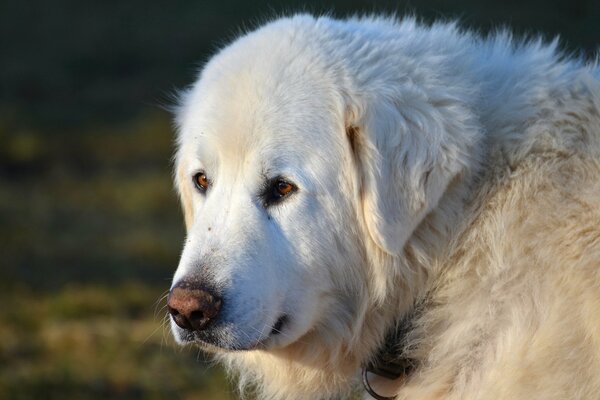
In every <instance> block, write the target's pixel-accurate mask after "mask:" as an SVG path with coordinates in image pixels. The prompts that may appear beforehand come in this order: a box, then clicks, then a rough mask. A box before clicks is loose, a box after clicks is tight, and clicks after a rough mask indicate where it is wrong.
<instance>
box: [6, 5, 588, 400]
mask: <svg viewBox="0 0 600 400" xmlns="http://www.w3.org/2000/svg"><path fill="white" fill-rule="evenodd" d="M295 11H308V12H317V13H322V12H327V13H330V14H332V15H335V16H344V15H349V14H355V13H365V12H367V13H369V12H387V13H389V12H396V13H398V14H399V15H403V14H406V13H415V14H416V15H417V16H419V17H421V18H423V19H424V20H425V21H431V20H433V19H436V18H443V19H454V18H459V19H460V20H461V21H462V22H461V25H462V26H464V27H469V28H472V29H476V30H478V31H480V32H482V33H486V32H489V31H490V30H491V29H496V28H499V27H503V26H508V27H511V29H513V30H514V31H515V32H517V33H518V34H520V35H537V34H541V35H543V37H545V38H548V39H551V38H553V37H554V36H556V35H560V37H561V43H562V45H561V46H562V48H563V49H564V50H565V51H567V52H569V53H574V54H577V55H583V56H585V57H588V58H593V57H594V56H595V52H596V51H597V49H598V46H599V43H600V0H570V1H548V0H544V1H543V0H530V1H514V0H504V1H496V2H488V1H482V0H458V1H443V0H422V1H417V0H414V1H412V2H406V1H397V2H394V1H329V2H327V3H326V5H325V6H323V5H322V2H315V1H302V2H297V1H283V2H272V1H271V2H268V1H253V2H251V1H232V0H222V1H211V2H208V1H181V0H175V1H148V0H146V1H142V0H126V1H99V0H98V1H81V0H80V1H74V0H73V1H71V0H54V1H42V0H34V1H16V0H12V1H3V2H1V3H0V302H1V303H0V398H2V399H5V398H6V399H54V398H56V399H64V398H78V399H86V398H89V399H92V398H105V397H110V398H113V399H135V398H140V399H142V398H143V399H147V398H150V399H164V398H172V399H192V398H194V399H226V398H232V397H233V396H232V395H231V388H230V386H229V385H228V384H227V382H226V380H225V379H224V377H223V374H222V372H221V371H220V370H219V369H218V368H215V367H212V368H211V367H209V366H208V365H207V364H206V362H205V360H204V357H203V356H202V355H201V354H198V352H197V351H196V350H193V349H192V350H181V349H178V348H176V347H175V346H173V344H172V343H171V340H170V337H169V333H168V331H167V330H165V329H163V321H164V309H163V306H164V303H165V301H164V298H163V297H162V296H163V295H164V294H165V290H166V289H167V288H168V287H169V284H170V282H169V280H170V277H171V274H172V273H173V272H174V270H175V267H176V265H177V258H178V253H179V251H180V247H181V242H182V239H183V237H184V228H183V224H182V217H181V215H180V210H179V205H178V202H177V198H176V196H175V193H174V191H173V189H172V184H171V179H170V174H171V171H170V169H171V156H172V153H173V130H172V127H171V122H170V115H169V114H168V113H167V112H166V111H164V107H165V106H168V105H170V104H171V102H172V98H173V94H174V93H175V91H176V89H177V88H182V87H184V86H185V85H187V84H190V83H191V82H193V80H194V78H195V76H196V73H197V70H198V69H199V67H200V66H201V65H202V63H203V62H204V61H206V60H207V58H208V57H209V56H210V54H212V53H214V51H215V50H216V49H218V48H220V47H222V46H223V45H225V44H227V43H228V42H229V41H230V40H232V39H233V38H235V36H236V35H238V34H239V33H240V32H242V31H244V30H247V29H251V28H252V27H254V26H256V25H257V24H259V23H260V22H261V21H264V20H266V19H269V18H272V17H274V16H276V15H282V14H289V13H291V12H295Z"/></svg>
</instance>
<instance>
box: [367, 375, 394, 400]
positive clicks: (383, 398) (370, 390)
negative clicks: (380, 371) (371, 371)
mask: <svg viewBox="0 0 600 400" xmlns="http://www.w3.org/2000/svg"><path fill="white" fill-rule="evenodd" d="M362 383H363V386H364V387H365V390H366V391H367V393H369V394H370V395H371V397H373V398H374V399H377V400H394V399H395V398H396V397H395V396H394V397H387V396H382V395H380V394H378V393H377V392H376V391H375V390H373V388H372V387H371V384H370V383H369V377H368V376H367V369H366V368H363V369H362Z"/></svg>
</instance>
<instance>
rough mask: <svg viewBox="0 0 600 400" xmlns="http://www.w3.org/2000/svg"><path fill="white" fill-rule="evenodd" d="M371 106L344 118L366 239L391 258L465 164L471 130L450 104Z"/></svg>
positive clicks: (463, 113)
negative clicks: (359, 189)
mask: <svg viewBox="0 0 600 400" xmlns="http://www.w3.org/2000/svg"><path fill="white" fill-rule="evenodd" d="M423 97H424V96H423V95H422V94H421V95H420V96H419V94H415V95H414V96H413V95H411V96H410V97H409V99H408V100H405V101H400V100H395V99H390V98H387V99H386V98H382V99H376V100H374V99H371V100H372V101H366V102H365V104H361V105H358V106H355V107H353V110H354V111H353V112H349V113H348V118H347V127H348V128H347V133H348V136H349V138H350V140H351V143H352V145H353V148H354V151H355V156H356V157H357V158H358V165H359V169H360V171H361V175H362V176H361V179H362V193H361V194H362V201H363V213H364V219H365V222H366V226H367V229H368V230H369V234H370V236H371V237H372V239H373V241H374V242H375V243H376V244H377V245H378V246H379V247H380V248H381V249H382V250H384V251H385V252H387V253H389V254H391V255H398V254H400V253H401V252H402V249H403V247H404V245H405V243H406V241H407V240H408V238H409V237H410V236H411V235H412V233H413V232H414V230H415V229H416V227H417V226H418V225H419V223H420V222H421V221H422V220H423V218H425V216H426V215H427V214H428V213H429V212H430V211H431V210H432V209H434V208H435V207H436V206H437V205H438V202H439V201H440V198H441V197H442V195H443V194H444V192H445V191H446V188H447V187H448V184H449V183H450V181H451V180H452V179H453V178H454V177H455V176H457V174H459V173H460V172H461V171H463V170H465V168H466V167H468V166H470V165H471V164H472V163H473V159H474V153H475V152H474V149H473V147H474V146H475V143H476V140H477V137H478V136H479V135H478V133H479V129H478V125H477V123H475V118H473V117H472V114H471V113H470V111H469V110H467V109H466V107H465V106H464V105H461V104H460V103H459V102H458V101H457V100H456V99H443V98H438V99H435V100H432V99H431V98H427V99H425V98H423Z"/></svg>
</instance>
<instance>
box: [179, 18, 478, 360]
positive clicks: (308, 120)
mask: <svg viewBox="0 0 600 400" xmlns="http://www.w3.org/2000/svg"><path fill="white" fill-rule="evenodd" d="M318 29H319V27H318V26H317V25H315V24H314V23H313V22H312V20H311V19H310V18H308V19H306V18H305V19H302V18H300V19H298V20H294V23H292V22H290V21H286V20H282V22H279V23H277V22H276V23H273V24H272V25H267V26H266V27H265V28H262V29H260V30H258V31H256V32H254V33H251V34H249V35H247V36H245V37H242V38H241V39H239V40H238V41H236V42H234V43H233V44H232V45H230V46H229V47H227V48H226V49H225V50H223V51H222V52H221V53H220V54H218V55H217V56H215V57H214V58H213V59H212V60H211V61H210V62H209V63H208V65H207V66H206V67H205V68H204V70H203V72H202V75H201V77H200V79H199V81H198V82H197V83H196V84H195V85H194V87H193V88H192V89H191V90H189V91H188V92H187V93H186V94H185V95H184V96H183V99H182V100H183V101H182V105H181V107H180V109H179V113H178V125H179V136H178V144H179V149H178V153H177V162H176V181H177V187H178V189H179V192H180V194H181V198H182V202H183V207H184V213H185V218H186V225H187V230H188V235H187V240H186V243H185V247H184V250H183V254H182V256H181V261H180V264H179V267H178V269H177V272H176V274H175V277H174V280H173V285H172V288H171V293H170V296H169V300H168V303H169V304H168V305H169V311H170V313H171V315H172V317H173V318H172V321H173V323H172V328H173V331H174V334H175V336H176V338H177V339H178V340H179V341H181V342H197V343H200V344H202V345H204V346H205V347H208V348H213V349H230V350H235V349H255V348H276V347H285V346H287V345H289V344H291V343H294V342H296V341H298V340H299V339H301V338H302V337H303V336H304V335H305V334H306V333H308V332H309V331H313V332H318V335H317V336H319V337H321V338H326V337H328V335H329V333H332V334H331V335H329V336H330V337H331V338H332V340H335V338H334V336H335V335H333V333H335V334H337V335H338V336H339V334H340V332H344V331H346V332H347V331H349V330H352V329H353V328H354V327H355V325H358V324H360V321H362V320H363V318H364V317H365V314H364V313H366V312H368V311H367V310H368V307H370V305H369V304H373V302H375V301H376V300H374V299H376V298H378V299H379V300H380V301H381V300H383V299H384V298H385V297H386V290H388V289H389V287H390V285H391V283H390V282H394V279H396V278H395V277H397V276H399V275H402V274H405V275H408V274H410V272H406V271H402V270H400V269H401V268H402V267H401V264H400V263H395V262H392V263H383V262H381V260H383V257H395V256H397V255H399V254H401V252H402V250H403V247H404V244H405V243H406V241H407V240H408V238H409V237H410V236H411V235H412V233H413V231H414V230H415V229H416V227H417V226H418V224H419V223H420V222H421V221H422V220H423V218H424V217H425V216H426V215H427V214H428V213H429V212H430V211H431V210H432V209H433V208H434V207H436V206H437V203H438V201H439V199H440V197H441V196H442V194H443V193H444V191H445V190H446V187H447V185H448V183H449V182H450V181H451V180H452V179H453V178H454V177H455V176H456V175H457V174H458V173H460V171H462V170H463V169H464V168H465V166H466V165H468V164H470V163H472V160H471V159H470V156H469V154H470V153H471V151H470V149H471V148H472V147H473V146H474V145H475V144H476V142H475V138H476V137H478V136H477V126H478V125H477V124H476V123H474V122H473V121H474V117H473V118H472V117H471V115H470V113H469V111H468V110H467V109H466V108H465V107H464V104H463V100H461V98H460V97H456V96H454V95H453V96H449V97H447V98H446V97H444V95H443V93H439V92H432V94H431V96H426V95H424V93H427V88H426V85H427V84H428V83H427V76H425V75H423V74H419V73H415V74H414V75H413V76H411V77H405V78H401V77H400V76H401V74H404V73H405V72H403V70H401V69H400V66H399V65H398V62H397V61H395V63H393V64H390V65H391V66H393V67H394V68H397V69H398V70H397V71H396V70H393V71H392V72H393V74H391V75H390V74H389V73H388V75H389V82H388V81H384V80H381V79H382V77H384V76H385V74H383V75H382V71H380V70H378V69H377V68H374V69H373V68H372V67H373V65H377V63H385V62H384V61H382V60H379V61H376V62H375V61H373V62H374V63H375V64H373V65H371V64H365V65H361V63H364V60H363V58H361V57H360V55H356V54H354V53H353V52H352V51H349V52H348V53H347V54H342V53H339V52H338V49H337V48H336V47H335V37H330V39H331V40H333V41H334V43H333V44H332V46H333V47H332V49H333V50H331V51H330V50H329V49H328V48H327V47H326V46H317V45H315V43H317V42H320V41H322V40H323V34H322V32H320V31H319V30H318ZM342 33H343V32H342ZM343 34H345V33H343ZM349 34H351V31H350V33H349ZM378 56H380V57H385V55H383V54H382V55H378ZM336 57H337V58H336ZM386 65H387V64H386ZM406 65H407V67H406V71H409V70H410V66H411V65H412V64H411V63H410V62H408V63H407V64H406ZM417 72H418V71H417ZM406 74H409V72H406ZM371 80H372V81H373V82H370V81H371ZM419 80H424V81H423V82H421V83H419V82H420V81H419ZM419 85H421V86H419ZM415 88H418V89H415ZM380 92H381V93H380ZM468 95H469V93H465V99H466V98H468ZM373 260H375V261H373ZM377 260H379V261H377ZM384 264H387V265H393V266H394V268H396V269H395V270H394V269H391V270H390V269H389V268H388V269H383V267H382V265H384ZM361 313H362V314H361ZM350 335H352V334H350Z"/></svg>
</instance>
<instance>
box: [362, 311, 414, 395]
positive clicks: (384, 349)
mask: <svg viewBox="0 0 600 400" xmlns="http://www.w3.org/2000/svg"><path fill="white" fill-rule="evenodd" d="M419 309H420V307H415V308H414V309H413V311H412V312H410V313H409V314H408V315H407V316H406V317H404V318H403V319H402V320H401V321H400V322H399V323H398V324H396V325H395V326H394V327H393V328H392V329H391V330H390V331H389V332H388V334H387V335H386V336H385V340H384V342H383V345H382V346H381V347H380V348H379V350H378V351H377V353H376V355H375V357H373V358H372V359H371V360H370V361H369V362H368V363H367V364H366V365H364V366H363V369H362V382H363V386H364V388H365V390H366V391H367V393H369V394H370V395H371V396H372V397H373V398H374V399H377V400H392V399H394V398H395V397H385V396H382V395H380V394H377V392H375V390H373V388H372V387H371V385H370V384H369V380H368V376H367V372H370V373H372V374H375V375H378V376H381V377H383V378H385V379H392V380H394V379H398V378H400V377H402V376H408V375H410V374H411V373H412V372H413V371H414V370H415V369H416V366H417V365H416V361H415V360H412V359H410V358H408V357H407V356H406V355H404V352H405V348H406V346H407V336H408V333H409V332H410V331H411V330H412V326H413V321H414V320H415V318H416V317H417V315H418V314H419V312H418V310H419Z"/></svg>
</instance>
